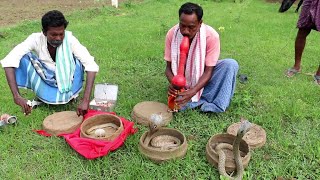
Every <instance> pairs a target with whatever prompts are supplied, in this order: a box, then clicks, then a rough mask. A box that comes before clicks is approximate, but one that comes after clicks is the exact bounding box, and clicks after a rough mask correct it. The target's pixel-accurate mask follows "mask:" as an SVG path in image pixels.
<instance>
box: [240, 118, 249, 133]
mask: <svg viewBox="0 0 320 180" xmlns="http://www.w3.org/2000/svg"><path fill="white" fill-rule="evenodd" d="M251 126H252V124H251V123H250V122H249V121H248V120H245V119H243V118H241V123H240V127H239V129H238V132H237V134H238V135H241V136H244V135H245V134H246V133H247V132H248V131H249V130H250V128H251Z"/></svg>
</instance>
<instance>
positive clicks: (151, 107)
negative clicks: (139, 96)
mask: <svg viewBox="0 0 320 180" xmlns="http://www.w3.org/2000/svg"><path fill="white" fill-rule="evenodd" d="M159 113H161V114H162V118H163V121H162V122H163V123H162V124H161V126H166V125H168V124H169V122H170V121H171V120H172V118H173V115H172V113H171V112H168V106H167V105H166V104H163V103H159V102H155V101H144V102H140V103H138V104H136V105H135V106H134V107H133V110H132V113H131V117H132V119H134V120H135V121H136V122H137V123H138V124H142V125H145V126H147V125H149V122H150V116H151V115H152V114H159Z"/></svg>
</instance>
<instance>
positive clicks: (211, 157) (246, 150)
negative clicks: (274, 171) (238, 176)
mask: <svg viewBox="0 0 320 180" xmlns="http://www.w3.org/2000/svg"><path fill="white" fill-rule="evenodd" d="M235 138H236V136H233V135H231V134H226V133H224V134H216V135H214V136H212V137H211V138H210V139H209V141H208V143H207V146H206V157H207V160H208V161H209V163H210V164H211V165H213V166H214V167H216V168H217V169H218V162H219V155H218V154H217V152H216V151H215V147H216V146H217V145H218V144H219V143H228V144H231V145H232V144H233V141H234V139H235ZM239 149H240V155H241V157H242V158H243V159H242V163H243V167H244V168H246V167H247V166H248V163H249V161H250V157H251V153H250V147H249V145H248V144H247V143H246V142H245V141H244V140H241V142H240V146H239ZM224 152H225V154H226V163H225V168H226V171H227V172H232V171H235V170H236V165H235V163H234V158H233V153H232V150H224Z"/></svg>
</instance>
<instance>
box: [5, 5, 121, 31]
mask: <svg viewBox="0 0 320 180" xmlns="http://www.w3.org/2000/svg"><path fill="white" fill-rule="evenodd" d="M119 3H120V1H119ZM101 6H111V0H0V12H1V13H0V27H4V26H9V25H14V24H17V23H20V22H22V21H24V20H33V19H35V20H38V19H39V20H40V19H41V17H42V15H43V14H45V13H46V12H47V11H50V10H54V9H56V10H59V11H61V12H62V13H64V14H65V15H67V14H70V13H71V12H72V11H74V10H81V9H86V8H90V7H101Z"/></svg>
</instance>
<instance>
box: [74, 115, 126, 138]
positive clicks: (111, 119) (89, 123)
mask: <svg viewBox="0 0 320 180" xmlns="http://www.w3.org/2000/svg"><path fill="white" fill-rule="evenodd" d="M105 124H109V125H111V126H112V127H111V126H110V127H105V128H103V129H104V130H105V132H106V136H104V137H96V136H94V135H91V134H87V133H86V132H87V130H88V129H90V128H92V127H97V126H100V125H105ZM115 127H116V128H115ZM122 131H123V124H122V121H121V119H120V118H119V117H117V116H115V115H112V114H99V115H95V116H92V117H89V118H88V119H87V120H85V121H84V122H83V123H82V124H81V126H80V137H83V138H90V139H97V140H106V141H112V140H114V139H115V138H117V137H118V136H119V135H120V134H121V132H122Z"/></svg>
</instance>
